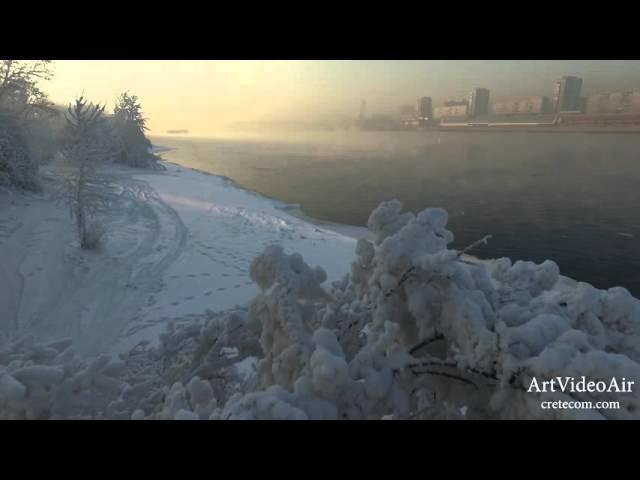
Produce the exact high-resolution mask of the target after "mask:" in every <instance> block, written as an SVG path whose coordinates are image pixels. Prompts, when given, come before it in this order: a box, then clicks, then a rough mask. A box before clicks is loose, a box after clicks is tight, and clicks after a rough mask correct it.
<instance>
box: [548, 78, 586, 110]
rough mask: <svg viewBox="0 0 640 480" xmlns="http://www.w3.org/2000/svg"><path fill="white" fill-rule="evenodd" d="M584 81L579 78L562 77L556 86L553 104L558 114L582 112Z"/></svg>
mask: <svg viewBox="0 0 640 480" xmlns="http://www.w3.org/2000/svg"><path fill="white" fill-rule="evenodd" d="M581 89H582V79H581V78H579V77H572V76H567V77H562V78H561V79H560V80H559V81H558V82H556V84H555V88H554V92H553V103H554V107H555V110H556V113H560V112H577V111H581V110H582V107H583V105H582V97H581V96H580V90H581Z"/></svg>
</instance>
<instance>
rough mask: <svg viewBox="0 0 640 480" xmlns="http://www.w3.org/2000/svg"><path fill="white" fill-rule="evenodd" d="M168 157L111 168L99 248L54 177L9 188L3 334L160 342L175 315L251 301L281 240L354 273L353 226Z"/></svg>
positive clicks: (107, 342)
mask: <svg viewBox="0 0 640 480" xmlns="http://www.w3.org/2000/svg"><path fill="white" fill-rule="evenodd" d="M155 150H156V151H158V152H160V151H162V147H156V148H155ZM165 166H166V171H152V172H146V171H140V170H134V169H128V168H126V167H119V166H109V167H105V168H104V169H103V170H102V172H101V175H103V176H105V177H108V178H109V180H110V183H111V184H112V185H113V186H114V190H113V191H112V193H111V194H110V195H111V199H110V203H111V207H110V209H109V210H108V211H107V212H105V214H104V215H103V221H104V222H105V225H106V226H107V236H106V241H105V242H104V245H103V247H102V249H101V250H100V251H99V252H81V251H79V249H78V248H77V245H76V240H75V237H74V234H75V231H74V228H73V223H72V219H71V218H70V216H69V214H68V212H67V211H66V209H65V208H64V207H63V206H62V205H60V204H57V203H55V202H53V201H51V199H50V198H49V195H48V193H47V191H46V188H45V192H43V193H37V194H36V193H17V192H8V191H7V192H2V193H0V212H2V213H1V214H0V215H1V216H0V248H1V253H0V260H1V262H0V263H1V264H2V265H3V267H4V268H2V270H1V271H0V292H2V294H3V295H2V296H1V297H0V312H3V318H2V322H0V325H1V327H0V328H1V330H0V333H1V334H2V335H3V336H5V337H7V336H9V335H11V336H16V335H18V336H19V335H25V334H33V335H35V336H36V338H38V339H39V340H41V341H50V340H55V339H57V338H61V337H69V338H71V339H73V341H74V345H75V346H76V348H77V350H78V351H79V352H81V353H83V354H85V355H88V356H93V355H98V354H101V353H106V352H109V353H118V352H120V351H123V350H126V349H129V348H131V347H133V346H135V345H136V344H138V343H139V342H141V341H148V342H150V343H154V342H155V341H157V338H158V336H159V335H160V333H161V332H162V331H163V330H164V329H165V328H166V327H167V324H168V322H169V321H178V322H179V321H180V320H181V319H189V316H190V315H199V314H202V313H203V312H205V311H206V310H212V311H222V310H227V309H229V308H231V307H234V306H235V305H246V303H247V302H248V301H249V300H250V299H251V298H252V297H253V296H254V295H255V294H256V286H255V284H254V283H253V282H252V281H251V279H250V277H249V273H248V269H249V265H250V263H251V261H252V260H253V258H254V257H255V256H256V255H257V254H258V253H260V252H261V251H262V250H263V249H264V248H265V247H266V246H267V245H271V244H280V245H282V246H283V247H284V249H285V251H287V252H288V253H292V252H299V253H300V254H302V255H303V257H304V258H305V259H306V260H307V261H309V262H310V263H312V264H314V265H322V266H323V267H324V268H325V269H326V271H327V274H328V277H329V280H337V279H339V278H340V277H342V276H343V275H344V274H345V273H347V271H348V269H349V265H350V262H351V260H352V258H353V256H354V249H355V243H356V241H355V240H354V239H353V238H350V237H347V236H345V235H342V234H340V233H337V232H336V231H333V230H331V229H329V228H323V227H321V226H317V225H313V224H311V223H307V222H305V221H303V220H301V219H299V218H296V217H295V216H292V215H290V214H289V213H287V211H286V210H287V209H286V208H283V206H282V205H281V204H280V203H279V202H276V201H272V200H270V199H267V198H265V197H262V196H260V195H258V194H255V193H252V192H249V191H246V190H244V189H242V188H239V187H238V186H236V185H235V184H234V183H233V182H231V181H229V180H227V179H224V178H220V177H216V176H213V175H209V174H206V173H203V172H198V171H195V170H191V169H188V168H184V167H181V166H178V165H175V164H170V163H165ZM54 171H55V167H50V168H49V169H45V175H47V174H48V175H49V178H51V175H53V173H54ZM47 183H51V181H49V182H47V181H45V184H47Z"/></svg>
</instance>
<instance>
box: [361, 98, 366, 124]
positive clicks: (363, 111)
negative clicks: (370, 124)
mask: <svg viewBox="0 0 640 480" xmlns="http://www.w3.org/2000/svg"><path fill="white" fill-rule="evenodd" d="M366 116H367V102H366V101H365V100H362V101H361V102H360V123H363V122H364V120H365V118H366Z"/></svg>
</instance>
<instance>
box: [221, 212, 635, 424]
mask: <svg viewBox="0 0 640 480" xmlns="http://www.w3.org/2000/svg"><path fill="white" fill-rule="evenodd" d="M446 224H447V213H446V212H445V211H444V210H442V209H426V210H424V211H422V212H420V213H419V214H417V215H414V214H411V213H402V208H401V205H400V203H399V202H397V201H392V202H386V203H383V204H381V205H380V206H379V207H378V208H377V209H376V210H374V212H373V213H372V214H371V217H370V219H369V223H368V226H369V229H370V230H371V231H372V233H373V234H374V235H375V241H374V243H371V242H368V241H367V240H360V241H359V242H358V245H357V248H356V254H357V258H356V259H355V261H354V262H353V265H352V271H351V275H350V276H349V277H347V278H345V279H344V280H343V281H341V282H336V283H335V284H334V285H332V286H331V288H329V289H328V290H327V291H326V293H323V289H322V287H321V283H322V282H323V281H324V278H325V276H324V275H323V274H322V272H321V270H319V269H317V268H316V269H312V268H311V267H309V266H308V265H306V264H305V263H304V262H303V261H302V259H301V258H300V257H299V256H298V255H296V254H293V255H286V254H284V252H283V251H282V250H281V249H279V248H277V247H269V248H268V249H267V250H265V252H264V253H263V254H262V255H260V256H259V257H258V258H257V259H256V260H255V261H254V264H253V266H252V270H251V273H252V278H253V279H254V280H255V281H256V283H258V285H259V286H260V287H261V292H260V293H259V295H258V297H257V298H256V299H255V300H254V302H253V303H252V305H251V307H250V316H251V317H252V318H251V321H253V322H254V323H256V324H259V325H260V332H261V333H260V338H261V346H262V349H263V356H262V359H261V360H260V361H259V371H258V374H259V380H260V384H259V385H260V387H261V389H260V390H259V391H254V392H248V393H246V394H244V395H242V394H240V393H238V394H236V395H235V396H234V397H233V398H231V399H230V400H229V401H228V402H227V404H226V405H225V406H224V408H223V409H222V410H221V413H220V418H231V419H233V418H291V419H294V418H352V419H355V418H382V417H385V418H389V416H391V417H392V418H462V417H465V418H572V417H577V418H639V417H640V412H639V411H638V407H639V406H640V396H639V394H638V392H637V390H638V389H637V388H636V389H635V390H636V391H635V392H634V391H632V392H628V393H619V392H607V393H597V392H596V393H594V392H591V393H590V392H587V393H569V392H564V393H558V392H555V393H539V392H536V391H527V390H530V386H531V384H532V381H533V380H534V379H537V380H538V381H544V380H550V379H552V378H556V377H563V378H564V377H574V378H575V379H576V380H578V379H579V378H581V377H582V376H585V377H586V378H587V379H588V380H592V381H595V382H597V381H601V380H602V381H606V382H609V381H610V380H611V378H614V377H615V378H617V379H618V381H620V380H622V379H623V378H624V379H626V380H632V381H636V382H638V381H639V380H640V365H639V364H638V361H639V360H640V356H639V347H640V302H639V301H638V300H637V299H634V298H633V297H631V295H629V293H628V292H627V291H626V290H624V289H622V288H614V289H610V290H608V291H599V290H596V289H594V288H593V287H590V286H588V285H586V284H581V283H578V284H575V283H574V282H571V281H568V280H567V279H564V278H563V277H561V276H560V274H559V269H558V267H557V265H556V264H555V263H553V262H551V261H546V262H543V263H542V264H540V265H536V264H534V263H531V262H516V263H515V264H512V262H511V261H510V260H508V259H499V260H497V261H487V262H483V261H479V260H475V259H470V258H469V257H466V256H465V255H464V253H465V252H464V251H456V250H451V249H449V248H448V245H449V244H450V243H451V242H452V241H453V234H452V233H451V232H450V231H448V230H447V229H446ZM639 388H640V387H639ZM545 399H552V400H553V399H560V400H562V399H565V400H566V399H568V400H577V401H583V402H584V401H592V402H594V405H595V402H598V401H619V402H620V408H619V409H596V408H591V409H574V410H560V409H555V410H554V409H542V408H541V406H540V402H541V401H543V400H545Z"/></svg>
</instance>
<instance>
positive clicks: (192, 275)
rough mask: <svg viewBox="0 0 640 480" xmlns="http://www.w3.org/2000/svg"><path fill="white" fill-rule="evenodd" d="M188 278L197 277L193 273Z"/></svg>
mask: <svg viewBox="0 0 640 480" xmlns="http://www.w3.org/2000/svg"><path fill="white" fill-rule="evenodd" d="M187 277H189V278H196V276H195V275H194V274H193V273H190V274H189V275H187Z"/></svg>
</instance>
